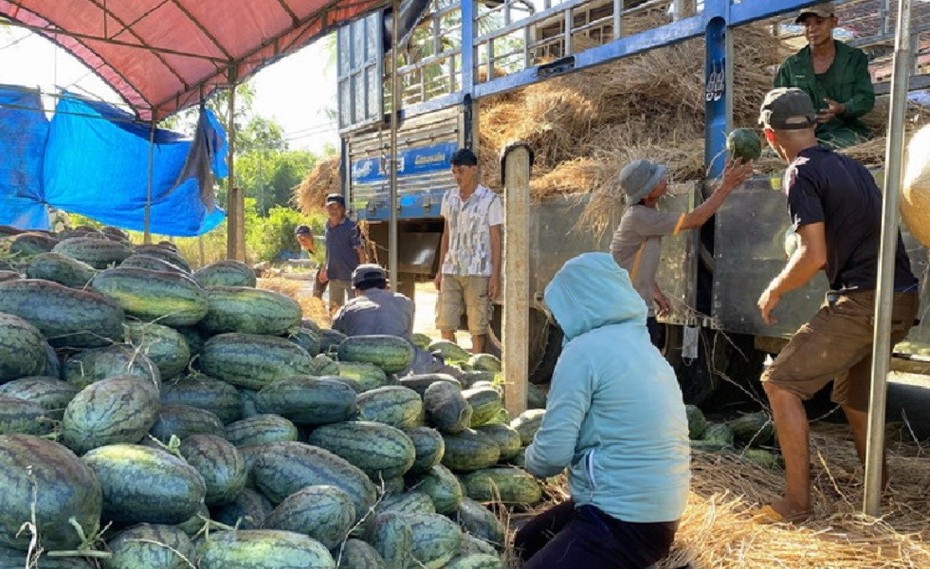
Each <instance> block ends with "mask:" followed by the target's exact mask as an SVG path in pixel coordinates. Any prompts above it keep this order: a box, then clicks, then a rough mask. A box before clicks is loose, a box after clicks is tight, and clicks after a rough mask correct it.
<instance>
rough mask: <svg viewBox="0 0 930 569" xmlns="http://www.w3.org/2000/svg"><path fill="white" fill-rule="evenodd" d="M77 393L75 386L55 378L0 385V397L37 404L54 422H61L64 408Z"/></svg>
mask: <svg viewBox="0 0 930 569" xmlns="http://www.w3.org/2000/svg"><path fill="white" fill-rule="evenodd" d="M78 391H80V388H78V387H77V386H76V385H72V384H70V383H68V382H66V381H61V380H59V379H58V378H56V377H44V376H29V377H21V378H19V379H17V380H14V381H11V382H9V383H7V384H4V385H0V396H2V397H13V398H15V399H23V400H25V401H32V402H33V403H38V404H39V405H41V406H42V408H43V409H45V411H46V414H47V415H48V416H49V417H50V418H51V419H54V420H61V418H62V416H63V415H64V413H65V407H66V406H67V405H68V402H69V401H71V400H72V399H73V398H74V396H75V395H77V393H78Z"/></svg>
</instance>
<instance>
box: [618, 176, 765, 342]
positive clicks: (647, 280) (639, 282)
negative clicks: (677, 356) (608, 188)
mask: <svg viewBox="0 0 930 569" xmlns="http://www.w3.org/2000/svg"><path fill="white" fill-rule="evenodd" d="M750 175H752V163H751V162H746V163H740V162H737V161H731V162H730V163H728V164H727V165H726V167H725V168H724V171H723V179H722V180H721V182H720V185H719V186H718V187H717V189H716V190H715V191H714V193H712V194H711V195H710V197H709V198H707V199H706V200H705V201H704V203H702V204H701V205H699V206H697V207H696V208H694V211H692V212H691V213H673V212H662V211H659V210H658V209H656V204H657V203H658V202H659V199H660V198H662V196H664V195H665V194H666V192H667V191H668V169H667V168H666V167H665V166H663V165H661V164H656V163H654V162H650V161H649V160H634V161H633V162H630V163H629V164H627V165H626V166H625V167H624V168H623V170H621V171H620V189H621V190H622V191H623V195H624V200H625V201H626V205H627V207H626V210H625V211H624V212H623V217H621V218H620V225H619V226H618V227H617V230H616V232H614V236H613V239H612V240H611V242H610V253H611V255H613V258H614V260H615V261H617V264H618V265H620V266H621V267H622V268H624V269H626V270H627V272H628V273H629V274H630V280H632V281H633V286H634V287H635V288H636V291H637V292H639V294H640V296H641V297H642V299H643V301H644V302H645V303H646V308H647V309H648V317H647V319H646V325H647V327H648V328H649V337H650V338H651V339H652V343H653V344H654V345H655V346H656V347H657V348H659V349H660V350H661V349H662V347H663V345H664V339H663V338H662V334H661V329H660V328H659V324H658V321H657V320H656V315H657V313H656V305H658V308H659V310H658V315H659V316H663V315H665V314H666V313H667V312H668V311H669V310H670V309H671V304H670V303H669V300H668V298H667V297H666V296H665V294H663V293H662V291H661V290H660V289H659V285H658V284H657V283H656V273H657V272H658V271H659V257H660V254H661V252H662V236H663V235H676V234H677V233H678V232H680V231H684V230H686V229H696V228H698V227H700V226H702V225H704V222H705V221H707V220H708V219H710V216H712V215H713V214H714V212H715V211H717V209H718V208H719V207H720V205H721V204H723V200H724V199H726V197H727V196H728V195H730V192H732V191H733V189H734V188H735V187H737V186H739V185H740V184H742V183H743V182H744V181H745V180H746V178H748V177H749V176H750Z"/></svg>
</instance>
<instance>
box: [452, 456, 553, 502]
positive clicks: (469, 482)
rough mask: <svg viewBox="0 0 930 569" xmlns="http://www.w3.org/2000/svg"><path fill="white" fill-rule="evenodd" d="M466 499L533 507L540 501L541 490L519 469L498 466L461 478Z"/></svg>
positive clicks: (532, 479)
mask: <svg viewBox="0 0 930 569" xmlns="http://www.w3.org/2000/svg"><path fill="white" fill-rule="evenodd" d="M462 484H463V485H464V486H465V492H466V493H467V494H468V497H470V498H472V499H473V500H477V501H479V502H495V501H500V502H503V503H505V504H521V505H530V506H531V505H533V504H535V503H537V502H539V501H540V500H542V488H541V487H540V486H539V482H537V481H536V479H535V478H533V477H532V476H531V475H530V474H528V473H527V472H526V471H525V470H522V469H520V468H514V467H510V466H498V467H495V468H486V469H484V470H476V471H475V472H470V473H468V474H466V475H465V476H463V477H462Z"/></svg>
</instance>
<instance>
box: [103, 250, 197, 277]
mask: <svg viewBox="0 0 930 569" xmlns="http://www.w3.org/2000/svg"><path fill="white" fill-rule="evenodd" d="M119 266H120V267H128V268H134V269H146V270H149V271H160V272H166V273H179V274H182V275H184V274H187V271H185V270H184V269H182V268H181V267H179V266H177V265H173V264H171V263H169V262H168V261H165V260H162V259H159V258H158V257H153V256H152V255H141V254H139V253H135V254H133V255H130V256H129V257H126V258H125V259H123V262H122V263H120V264H119Z"/></svg>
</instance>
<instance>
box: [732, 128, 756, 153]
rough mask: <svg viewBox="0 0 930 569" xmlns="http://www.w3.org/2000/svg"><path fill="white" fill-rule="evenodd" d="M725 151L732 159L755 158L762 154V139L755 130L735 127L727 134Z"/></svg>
mask: <svg viewBox="0 0 930 569" xmlns="http://www.w3.org/2000/svg"><path fill="white" fill-rule="evenodd" d="M726 146H727V152H729V153H730V156H732V157H733V158H734V159H738V160H756V159H758V158H759V156H761V155H762V141H761V140H760V139H759V135H758V134H757V133H756V131H755V130H752V129H749V128H735V129H733V130H731V131H730V134H728V135H727V143H726Z"/></svg>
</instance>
